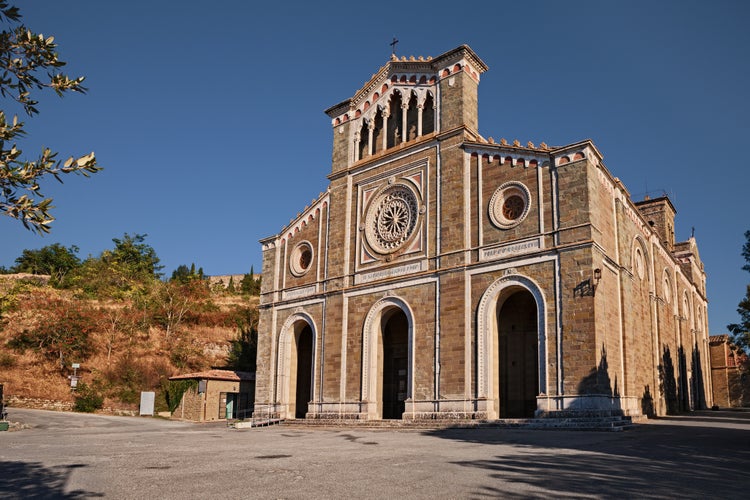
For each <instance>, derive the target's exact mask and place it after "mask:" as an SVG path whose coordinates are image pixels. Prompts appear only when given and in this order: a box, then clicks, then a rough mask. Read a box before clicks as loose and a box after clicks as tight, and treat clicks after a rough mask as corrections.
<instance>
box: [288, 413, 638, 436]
mask: <svg viewBox="0 0 750 500" xmlns="http://www.w3.org/2000/svg"><path fill="white" fill-rule="evenodd" d="M278 423H279V424H280V425H281V426H283V427H287V428H297V429H304V428H338V429H393V430H411V429H414V430H419V429H488V428H496V429H534V430H570V431H608V432H620V431H624V430H628V429H631V428H632V427H633V426H634V424H633V421H632V419H631V418H630V417H628V416H623V415H615V416H613V415H611V414H607V415H596V414H593V415H581V414H576V415H550V416H545V417H542V418H503V419H498V420H449V419H445V420H440V419H435V420H427V419H425V420H354V419H299V420H282V421H279V422H278Z"/></svg>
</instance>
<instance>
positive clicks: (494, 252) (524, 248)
mask: <svg viewBox="0 0 750 500" xmlns="http://www.w3.org/2000/svg"><path fill="white" fill-rule="evenodd" d="M541 248H542V239H541V238H534V239H533V240H526V241H522V242H520V243H513V244H511V245H502V246H498V247H492V248H483V249H481V250H480V251H479V260H483V261H484V260H496V259H502V258H505V257H511V256H513V255H521V254H525V253H529V252H534V251H536V250H540V249H541Z"/></svg>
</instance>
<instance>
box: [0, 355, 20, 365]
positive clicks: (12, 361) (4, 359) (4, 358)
mask: <svg viewBox="0 0 750 500" xmlns="http://www.w3.org/2000/svg"><path fill="white" fill-rule="evenodd" d="M17 363H18V361H17V360H16V358H15V356H13V355H12V354H10V353H7V352H0V368H13V367H14V366H16V364H17Z"/></svg>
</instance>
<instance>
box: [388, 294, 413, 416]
mask: <svg viewBox="0 0 750 500" xmlns="http://www.w3.org/2000/svg"><path fill="white" fill-rule="evenodd" d="M389 312H390V314H386V315H384V317H383V323H382V325H383V379H382V381H383V382H382V387H383V393H382V401H383V418H384V419H400V418H402V416H403V414H404V410H405V404H404V401H406V393H407V387H408V372H409V320H408V319H407V318H406V314H404V312H403V311H402V310H401V309H398V308H393V309H391V311H389Z"/></svg>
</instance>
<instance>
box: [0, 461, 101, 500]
mask: <svg viewBox="0 0 750 500" xmlns="http://www.w3.org/2000/svg"><path fill="white" fill-rule="evenodd" d="M79 467H86V465H83V464H71V465H61V466H57V467H45V466H43V465H42V464H40V463H33V462H31V463H25V462H0V497H2V498H63V499H73V498H91V497H102V496H104V495H103V494H101V493H94V492H91V491H81V490H77V491H70V492H67V493H66V492H65V484H66V483H67V481H68V478H69V477H70V474H71V473H72V472H73V470H74V469H77V468H79Z"/></svg>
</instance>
